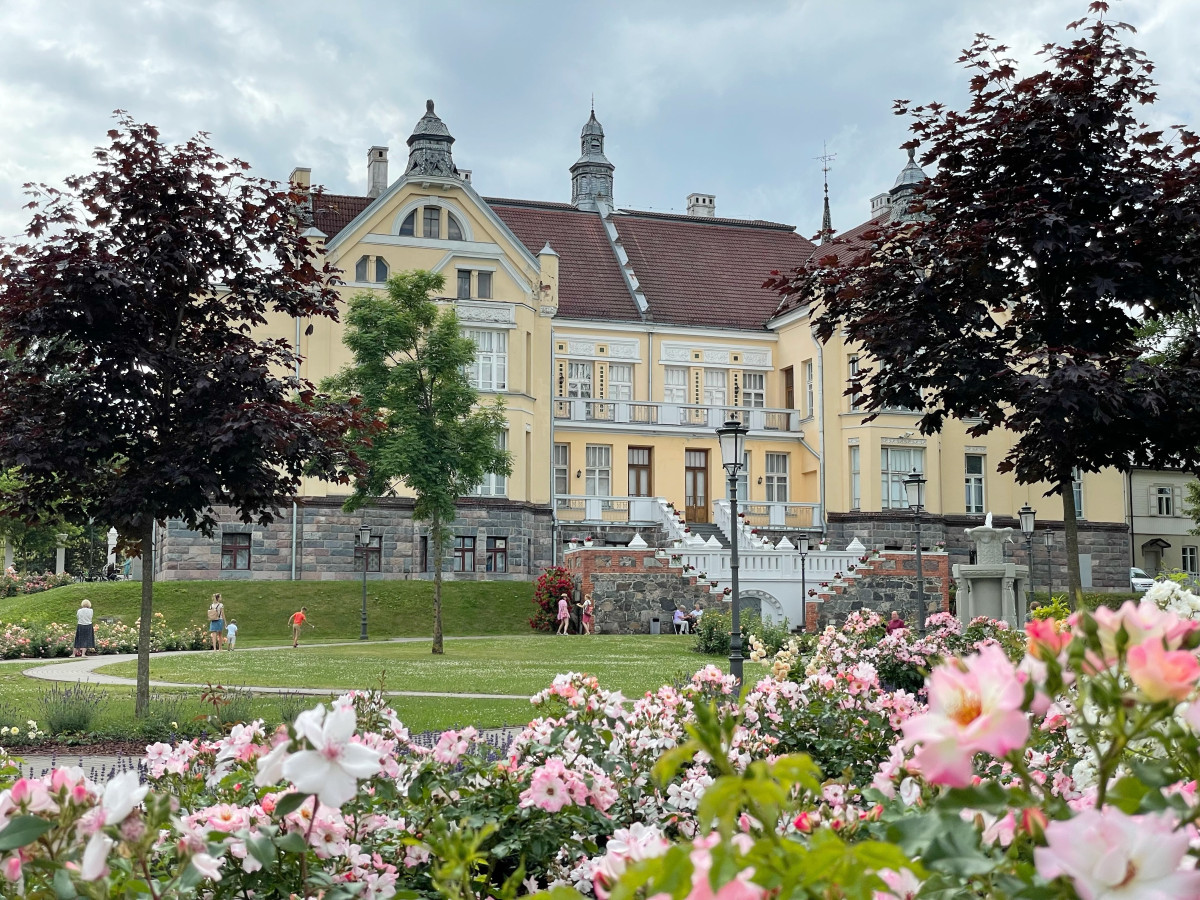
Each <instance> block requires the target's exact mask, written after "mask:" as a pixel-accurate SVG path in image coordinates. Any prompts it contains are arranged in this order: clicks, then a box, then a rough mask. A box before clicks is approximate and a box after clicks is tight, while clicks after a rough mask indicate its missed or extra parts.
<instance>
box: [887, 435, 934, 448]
mask: <svg viewBox="0 0 1200 900" xmlns="http://www.w3.org/2000/svg"><path fill="white" fill-rule="evenodd" d="M879 443H881V444H883V445H885V446H888V447H924V446H925V438H902V437H891V438H888V437H885V438H880V439H879Z"/></svg>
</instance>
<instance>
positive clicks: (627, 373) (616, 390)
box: [608, 363, 633, 400]
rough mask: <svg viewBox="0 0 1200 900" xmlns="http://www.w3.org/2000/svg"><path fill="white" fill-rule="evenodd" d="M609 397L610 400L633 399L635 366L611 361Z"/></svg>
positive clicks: (609, 367)
mask: <svg viewBox="0 0 1200 900" xmlns="http://www.w3.org/2000/svg"><path fill="white" fill-rule="evenodd" d="M608 397H609V399H610V400H632V399H633V366H631V365H629V364H628V363H609V365H608Z"/></svg>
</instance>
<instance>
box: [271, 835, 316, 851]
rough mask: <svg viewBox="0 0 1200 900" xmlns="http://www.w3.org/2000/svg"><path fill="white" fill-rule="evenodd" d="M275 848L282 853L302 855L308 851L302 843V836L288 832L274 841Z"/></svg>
mask: <svg viewBox="0 0 1200 900" xmlns="http://www.w3.org/2000/svg"><path fill="white" fill-rule="evenodd" d="M275 846H276V847H278V848H279V849H280V850H282V851H283V852H284V853H303V852H305V851H306V850H307V849H308V845H307V844H305V843H304V835H302V834H301V833H300V832H298V831H289V832H288V833H287V834H285V835H284V836H283V837H280V838H276V839H275Z"/></svg>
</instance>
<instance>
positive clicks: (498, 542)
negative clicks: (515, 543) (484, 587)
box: [484, 537, 508, 572]
mask: <svg viewBox="0 0 1200 900" xmlns="http://www.w3.org/2000/svg"><path fill="white" fill-rule="evenodd" d="M486 553H487V558H486V560H485V564H484V567H485V568H486V569H487V570H488V571H489V572H507V571H508V538H502V537H490V538H488V539H487V550H486Z"/></svg>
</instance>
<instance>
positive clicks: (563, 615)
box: [555, 594, 571, 634]
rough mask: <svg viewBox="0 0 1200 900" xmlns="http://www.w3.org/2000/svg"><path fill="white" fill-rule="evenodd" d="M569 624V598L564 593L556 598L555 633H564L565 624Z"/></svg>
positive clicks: (565, 630) (565, 631)
mask: <svg viewBox="0 0 1200 900" xmlns="http://www.w3.org/2000/svg"><path fill="white" fill-rule="evenodd" d="M570 624H571V606H570V600H569V599H568V598H567V595H566V594H563V595H562V596H561V597H559V598H558V631H556V632H555V634H566V633H567V626H568V625H570Z"/></svg>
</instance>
